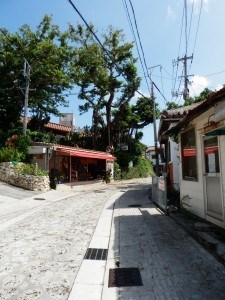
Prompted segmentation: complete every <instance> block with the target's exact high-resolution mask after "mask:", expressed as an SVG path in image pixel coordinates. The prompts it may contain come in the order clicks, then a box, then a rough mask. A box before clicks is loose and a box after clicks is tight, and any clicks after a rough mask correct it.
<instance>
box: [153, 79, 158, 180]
mask: <svg viewBox="0 0 225 300" xmlns="http://www.w3.org/2000/svg"><path fill="white" fill-rule="evenodd" d="M151 98H152V102H153V128H154V145H155V158H156V166H155V167H156V168H155V173H156V176H159V155H158V145H157V130H156V111H155V96H154V90H153V81H152V80H151Z"/></svg>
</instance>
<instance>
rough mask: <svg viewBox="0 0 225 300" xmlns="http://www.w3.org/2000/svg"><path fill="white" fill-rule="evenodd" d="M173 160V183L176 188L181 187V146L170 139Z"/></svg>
mask: <svg viewBox="0 0 225 300" xmlns="http://www.w3.org/2000/svg"><path fill="white" fill-rule="evenodd" d="M169 142H170V153H171V155H170V156H171V162H172V163H173V183H174V187H175V188H179V185H180V176H179V164H180V162H179V147H178V144H177V143H175V142H174V141H173V140H171V139H169Z"/></svg>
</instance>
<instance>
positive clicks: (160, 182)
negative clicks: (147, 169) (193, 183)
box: [152, 176, 168, 215]
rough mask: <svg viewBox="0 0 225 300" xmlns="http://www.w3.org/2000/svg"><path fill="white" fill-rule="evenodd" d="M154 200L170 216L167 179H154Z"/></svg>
mask: <svg viewBox="0 0 225 300" xmlns="http://www.w3.org/2000/svg"><path fill="white" fill-rule="evenodd" d="M152 200H153V202H155V203H156V204H157V205H158V206H159V207H160V208H162V209H163V210H164V211H165V213H166V215H167V214H168V207H167V186H166V177H162V176H161V177H156V176H153V177H152Z"/></svg>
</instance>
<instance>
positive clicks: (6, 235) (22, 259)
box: [0, 187, 115, 300]
mask: <svg viewBox="0 0 225 300" xmlns="http://www.w3.org/2000/svg"><path fill="white" fill-rule="evenodd" d="M93 188H94V187H92V189H93ZM114 192H115V190H114V189H111V190H109V189H107V190H102V192H101V193H98V190H92V191H90V190H89V191H77V192H76V191H74V195H73V196H70V197H69V198H67V197H65V198H64V199H62V200H60V201H57V202H52V204H50V205H48V206H43V209H42V210H40V211H39V212H36V213H33V214H32V215H30V216H28V217H26V218H25V219H23V220H21V221H20V222H17V223H16V224H14V225H13V226H9V227H8V228H6V229H4V230H3V231H1V232H0V299H1V300H5V299H16V300H31V299H32V300H35V299H46V300H47V299H67V298H68V295H69V291H70V289H71V287H72V284H73V281H74V279H75V276H76V273H77V271H78V268H79V266H80V263H81V261H82V259H83V256H84V253H85V251H86V249H87V246H88V243H89V241H90V238H91V235H92V233H93V230H94V228H95V226H96V223H97V220H98V217H99V214H100V212H101V210H102V207H103V205H104V203H105V201H106V200H107V198H108V197H110V195H111V194H112V193H114Z"/></svg>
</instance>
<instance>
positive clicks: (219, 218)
mask: <svg viewBox="0 0 225 300" xmlns="http://www.w3.org/2000/svg"><path fill="white" fill-rule="evenodd" d="M212 137H213V136H208V137H207V136H203V137H202V168H203V173H202V175H203V176H202V177H203V186H204V205H205V209H204V210H205V218H206V220H208V221H210V222H212V223H214V224H216V225H218V226H222V227H224V225H225V223H224V221H225V220H224V197H223V176H222V162H221V151H220V149H221V148H220V138H219V136H218V135H217V136H216V137H217V141H218V158H219V167H220V172H219V178H220V195H221V204H222V215H219V214H217V213H214V212H211V211H208V209H207V200H208V198H207V180H206V178H207V176H206V175H205V174H206V162H205V144H204V141H205V140H206V139H210V138H212ZM213 174H217V173H213ZM211 177H217V176H216V175H214V176H211Z"/></svg>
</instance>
